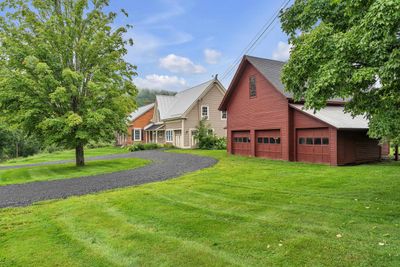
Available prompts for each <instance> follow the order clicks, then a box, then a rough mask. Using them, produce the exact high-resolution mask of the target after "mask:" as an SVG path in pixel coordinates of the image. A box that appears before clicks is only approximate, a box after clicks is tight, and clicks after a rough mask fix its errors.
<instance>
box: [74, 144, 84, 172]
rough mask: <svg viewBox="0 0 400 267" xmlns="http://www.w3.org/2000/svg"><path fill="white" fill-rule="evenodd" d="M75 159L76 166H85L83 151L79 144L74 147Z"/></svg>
mask: <svg viewBox="0 0 400 267" xmlns="http://www.w3.org/2000/svg"><path fill="white" fill-rule="evenodd" d="M75 159H76V166H78V167H82V166H85V153H84V150H83V145H81V144H79V145H76V147H75Z"/></svg>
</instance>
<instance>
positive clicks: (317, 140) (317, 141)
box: [314, 137, 321, 145]
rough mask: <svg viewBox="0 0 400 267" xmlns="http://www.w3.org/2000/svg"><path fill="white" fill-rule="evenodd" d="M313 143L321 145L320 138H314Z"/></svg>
mask: <svg viewBox="0 0 400 267" xmlns="http://www.w3.org/2000/svg"><path fill="white" fill-rule="evenodd" d="M314 145H321V138H319V137H317V138H314Z"/></svg>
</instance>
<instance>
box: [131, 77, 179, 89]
mask: <svg viewBox="0 0 400 267" xmlns="http://www.w3.org/2000/svg"><path fill="white" fill-rule="evenodd" d="M134 83H135V84H136V86H137V87H138V88H148V89H164V90H180V89H183V88H184V87H186V80H185V79H183V78H179V77H177V76H168V75H158V74H151V75H146V77H145V78H141V77H138V78H135V79H134Z"/></svg>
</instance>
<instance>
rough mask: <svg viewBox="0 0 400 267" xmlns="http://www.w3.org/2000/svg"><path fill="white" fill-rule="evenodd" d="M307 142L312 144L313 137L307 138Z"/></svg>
mask: <svg viewBox="0 0 400 267" xmlns="http://www.w3.org/2000/svg"><path fill="white" fill-rule="evenodd" d="M306 144H307V145H312V144H313V139H312V138H310V137H307V139H306Z"/></svg>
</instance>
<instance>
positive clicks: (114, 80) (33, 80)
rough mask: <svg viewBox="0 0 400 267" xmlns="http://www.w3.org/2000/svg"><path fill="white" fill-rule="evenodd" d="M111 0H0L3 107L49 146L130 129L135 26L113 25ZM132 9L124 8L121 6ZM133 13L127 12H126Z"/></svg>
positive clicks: (80, 157) (79, 152)
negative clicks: (130, 34) (131, 49)
mask: <svg viewBox="0 0 400 267" xmlns="http://www.w3.org/2000/svg"><path fill="white" fill-rule="evenodd" d="M108 5H109V1H108V0H5V1H3V2H2V3H1V4H0V8H1V10H2V11H3V12H6V13H5V14H6V15H5V16H4V17H1V18H0V44H1V46H0V50H1V51H0V52H1V53H0V61H1V64H0V65H1V66H0V77H1V80H0V109H1V110H2V112H3V113H4V115H5V116H6V117H7V118H8V120H9V122H10V123H12V124H18V125H20V127H21V128H22V129H23V130H24V131H25V132H27V133H28V134H34V135H36V136H39V137H41V140H42V141H43V142H44V143H45V144H58V145H62V146H64V147H70V148H75V151H76V164H77V165H78V166H83V165H84V164H85V161H84V146H85V144H87V143H88V142H89V141H104V140H111V139H112V138H113V137H114V133H115V132H116V131H125V130H126V114H128V113H129V112H130V111H132V110H133V109H135V99H134V98H135V96H136V93H137V91H136V88H135V86H134V84H133V83H132V77H133V76H134V75H136V72H135V70H136V67H135V66H133V65H131V64H130V63H128V62H126V61H125V60H124V56H125V55H126V53H127V49H126V47H127V46H128V45H132V43H133V42H132V40H131V39H129V40H125V39H124V34H125V33H126V32H127V29H128V28H129V27H130V26H129V25H127V26H124V27H117V28H115V24H114V22H115V19H116V17H117V13H114V12H109V13H106V12H105V11H104V9H105V8H106V7H107V6H108ZM122 12H123V13H124V14H126V12H125V11H122ZM126 15H127V14H126Z"/></svg>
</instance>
